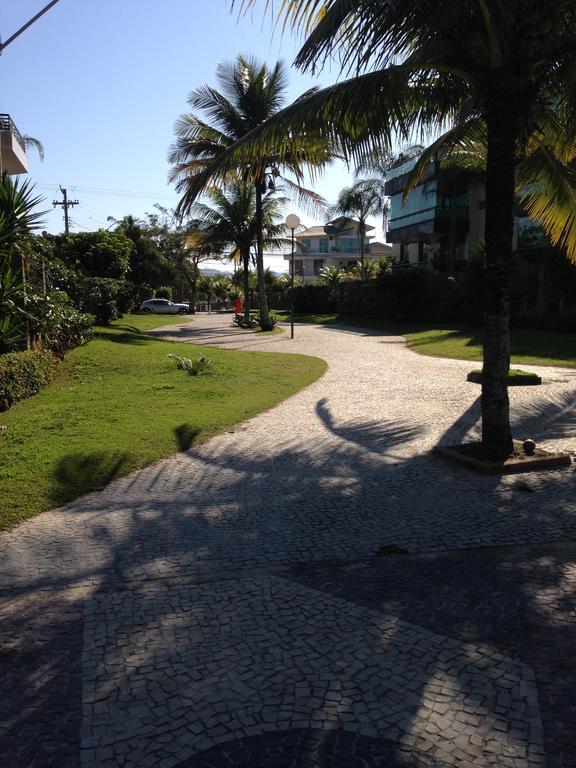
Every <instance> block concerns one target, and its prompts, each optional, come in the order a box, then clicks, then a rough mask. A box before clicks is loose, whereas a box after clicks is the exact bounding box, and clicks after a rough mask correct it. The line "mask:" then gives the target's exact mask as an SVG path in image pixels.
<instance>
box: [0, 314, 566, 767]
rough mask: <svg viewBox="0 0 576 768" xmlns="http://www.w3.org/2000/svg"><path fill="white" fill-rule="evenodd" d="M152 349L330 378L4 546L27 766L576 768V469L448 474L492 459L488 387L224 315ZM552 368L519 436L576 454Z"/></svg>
mask: <svg viewBox="0 0 576 768" xmlns="http://www.w3.org/2000/svg"><path fill="white" fill-rule="evenodd" d="M154 335H162V336H164V337H166V338H179V339H180V340H181V341H183V342H191V343H195V344H207V345H217V346H224V347H229V348H237V349H249V350H251V351H275V352H298V353H303V354H308V355H316V356H319V357H322V358H324V359H325V360H326V361H327V362H328V364H329V368H328V371H327V373H326V374H325V375H324V376H323V377H322V378H321V379H320V380H319V381H318V382H316V383H315V384H313V385H312V386H310V387H308V388H307V389H306V390H303V391H302V392H300V393H298V394H297V395H295V396H293V397H291V398H289V399H288V400H286V401H284V402H283V403H281V404H280V405H278V406H276V407H275V408H273V409H272V410H270V411H268V412H266V413H263V414H260V415H259V416H257V417H255V418H253V419H251V420H249V421H247V422H244V423H243V424H241V425H239V426H238V427H236V428H235V429H234V430H233V431H231V432H229V433H225V434H222V435H220V436H218V437H216V438H214V439H212V440H211V441H210V442H208V443H206V444H203V445H201V446H198V447H196V448H192V449H191V450H190V451H188V452H186V453H181V454H178V455H176V456H173V457H171V458H169V459H167V460H165V461H162V462H160V463H158V464H156V465H154V466H152V467H149V468H147V469H144V470H142V471H140V472H137V473H135V474H133V475H131V476H129V477H127V478H123V479H121V480H119V481H116V482H115V483H113V484H111V485H110V486H108V487H107V488H106V489H105V490H104V491H102V492H100V493H95V494H91V495H89V496H85V497H83V498H82V499H78V500H77V501H76V502H73V503H72V504H70V505H68V506H66V507H63V508H61V509H57V510H53V511H51V512H47V513H45V514H43V515H41V516H39V517H38V518H36V519H34V520H31V521H29V522H27V523H24V524H23V525H21V526H19V527H18V528H17V529H15V530H14V531H12V532H10V533H6V534H2V535H1V536H0V547H1V551H2V553H3V555H2V557H1V558H0V585H1V586H0V618H2V621H3V624H2V634H1V639H0V664H2V674H3V675H4V686H3V687H4V690H5V691H8V692H9V693H8V695H5V696H4V697H3V700H1V701H0V754H2V752H4V754H6V755H8V762H7V763H6V764H7V765H9V766H12V765H14V766H32V765H34V766H38V765H47V766H48V765H49V766H58V768H62V766H68V765H69V766H77V765H82V766H85V767H89V768H92V767H95V766H102V767H104V768H109V767H110V768H112V766H133V767H134V768H136V766H138V768H141V767H142V766H144V767H146V766H151V767H152V766H161V767H162V768H172V767H173V766H174V767H177V768H184V767H185V766H186V767H188V766H190V767H192V766H193V767H194V768H195V767H196V766H200V767H203V766H231V767H232V768H233V767H234V766H242V768H252V767H254V768H256V767H257V766H271V767H272V766H273V767H274V768H279V767H281V766H326V767H328V766H329V767H330V768H344V766H359V768H360V767H361V766H389V765H391V766H406V767H407V766H467V767H469V766H491V765H497V766H504V768H507V767H510V768H517V767H518V768H519V767H520V766H522V767H523V768H524V766H526V767H528V766H544V765H547V766H570V765H574V766H576V737H575V735H574V730H575V729H574V728H573V723H574V717H575V712H576V665H575V664H574V661H573V659H574V648H575V647H576V631H575V625H576V621H575V615H576V614H575V612H574V608H575V602H576V597H575V587H576V566H575V565H574V555H575V553H576V546H575V545H574V536H575V532H576V493H575V492H574V470H573V469H570V470H563V471H555V472H540V473H537V474H532V475H524V476H508V477H504V478H492V477H481V476H478V475H476V474H471V473H470V472H469V471H468V470H465V469H463V468H460V467H454V466H452V465H451V464H448V463H445V462H444V461H443V460H440V459H438V458H435V457H432V456H431V455H430V450H431V448H432V447H433V446H434V445H436V444H437V443H438V442H445V443H453V442H459V441H461V440H462V439H464V438H465V437H466V438H474V437H477V436H478V419H479V399H478V397H479V388H478V387H477V386H476V385H473V384H470V383H468V382H466V380H465V376H466V373H467V372H468V371H469V370H470V369H471V364H470V363H467V362H465V361H456V360H444V359H432V358H428V357H421V356H419V355H416V354H414V353H412V352H411V351H409V350H407V348H406V347H405V344H404V341H403V339H402V338H401V337H398V336H386V335H384V334H381V333H378V332H376V331H366V330H352V329H349V328H341V327H335V326H312V325H310V326H308V325H307V326H297V328H296V338H295V339H294V340H290V339H289V337H288V334H287V333H284V334H281V335H280V334H279V335H271V336H260V335H257V334H250V333H245V332H242V331H240V330H239V329H233V328H230V318H229V316H222V315H210V316H208V315H201V316H198V317H196V318H195V320H194V322H193V323H192V324H191V325H184V326H182V327H181V328H177V327H176V326H171V327H169V328H166V329H165V330H160V331H156V332H154ZM205 354H207V356H209V351H207V352H206V353H205ZM531 369H532V370H536V371H537V372H538V373H541V375H542V376H543V379H544V384H543V386H541V387H538V388H530V387H526V388H524V387H518V388H513V389H511V390H510V396H511V400H512V411H513V420H514V431H515V434H516V435H517V436H519V437H528V436H530V437H533V438H534V439H536V440H537V441H538V442H539V443H540V444H542V445H543V446H544V447H547V448H552V449H562V450H570V451H572V450H573V447H574V437H575V434H574V433H575V426H576V423H575V411H574V403H575V402H576V398H575V395H574V389H575V388H574V384H575V380H576V372H572V371H566V370H564V369H554V368H546V369H534V368H531ZM2 732H3V735H2ZM2 738H3V741H2V740H1V739H2Z"/></svg>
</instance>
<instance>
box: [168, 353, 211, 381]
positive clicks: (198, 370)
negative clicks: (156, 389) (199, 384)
mask: <svg viewBox="0 0 576 768" xmlns="http://www.w3.org/2000/svg"><path fill="white" fill-rule="evenodd" d="M168 357H171V358H172V360H176V367H177V368H180V369H181V370H182V371H187V372H188V373H189V374H190V376H200V375H201V374H203V373H211V372H212V361H211V360H210V359H209V358H207V357H199V358H198V359H197V360H190V358H189V357H178V355H168Z"/></svg>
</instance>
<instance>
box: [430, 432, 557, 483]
mask: <svg viewBox="0 0 576 768" xmlns="http://www.w3.org/2000/svg"><path fill="white" fill-rule="evenodd" d="M480 445H481V444H480V443H463V444H462V445H437V446H436V448H434V449H433V450H432V453H433V454H435V455H436V456H442V457H444V458H446V459H451V460H452V461H457V462H459V463H460V464H464V465H465V466H467V467H470V468H471V469H475V470H476V471H477V472H482V474H485V475H511V474H516V473H520V472H536V471H538V470H544V469H561V468H564V467H569V466H570V465H571V464H572V458H571V457H570V456H569V454H567V453H548V452H547V451H543V450H541V449H537V450H536V452H535V453H534V455H533V456H526V455H524V456H521V455H515V456H511V457H510V458H508V459H506V460H505V461H503V462H497V461H490V460H489V459H485V458H483V457H482V456H481V455H480V454H479V449H480ZM514 445H515V448H516V451H517V452H518V453H519V454H520V453H522V448H521V446H522V443H521V442H520V441H516V440H515V441H514Z"/></svg>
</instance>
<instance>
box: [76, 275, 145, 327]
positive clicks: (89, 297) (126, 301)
mask: <svg viewBox="0 0 576 768" xmlns="http://www.w3.org/2000/svg"><path fill="white" fill-rule="evenodd" d="M72 290H73V292H74V293H73V299H74V303H75V304H76V305H77V306H78V307H79V308H80V310H81V311H82V312H87V313H88V314H90V315H94V319H95V323H96V325H110V323H111V322H112V320H118V318H120V317H122V315H123V314H124V313H125V312H128V311H129V310H130V308H131V306H132V301H133V298H132V296H133V286H132V285H131V284H130V283H126V282H125V281H122V280H113V279H112V278H106V277H83V278H79V279H78V280H77V281H76V283H75V285H74V286H73V287H71V291H72Z"/></svg>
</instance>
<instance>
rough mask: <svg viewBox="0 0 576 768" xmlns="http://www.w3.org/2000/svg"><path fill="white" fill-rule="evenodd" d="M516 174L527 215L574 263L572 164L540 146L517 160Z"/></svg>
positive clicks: (575, 207) (575, 225)
mask: <svg viewBox="0 0 576 768" xmlns="http://www.w3.org/2000/svg"><path fill="white" fill-rule="evenodd" d="M517 177H518V185H519V187H520V191H519V199H520V202H521V203H522V205H523V207H524V208H525V210H526V213H527V214H528V216H529V217H530V218H531V219H534V220H535V221H537V222H539V223H540V224H541V226H542V228H543V229H544V231H545V232H546V234H547V235H548V237H549V238H550V241H551V242H552V244H553V245H555V246H557V247H558V248H561V249H563V250H565V252H566V255H567V257H568V258H569V259H570V261H571V262H572V263H576V168H574V166H569V165H566V164H565V163H562V162H561V161H559V160H558V159H557V158H555V157H554V156H553V155H552V153H551V152H550V151H549V150H548V149H547V148H546V147H541V148H540V150H539V151H538V152H534V153H533V154H532V155H530V156H529V157H526V158H524V159H523V160H522V161H521V162H520V163H519V164H518V169H517Z"/></svg>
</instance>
